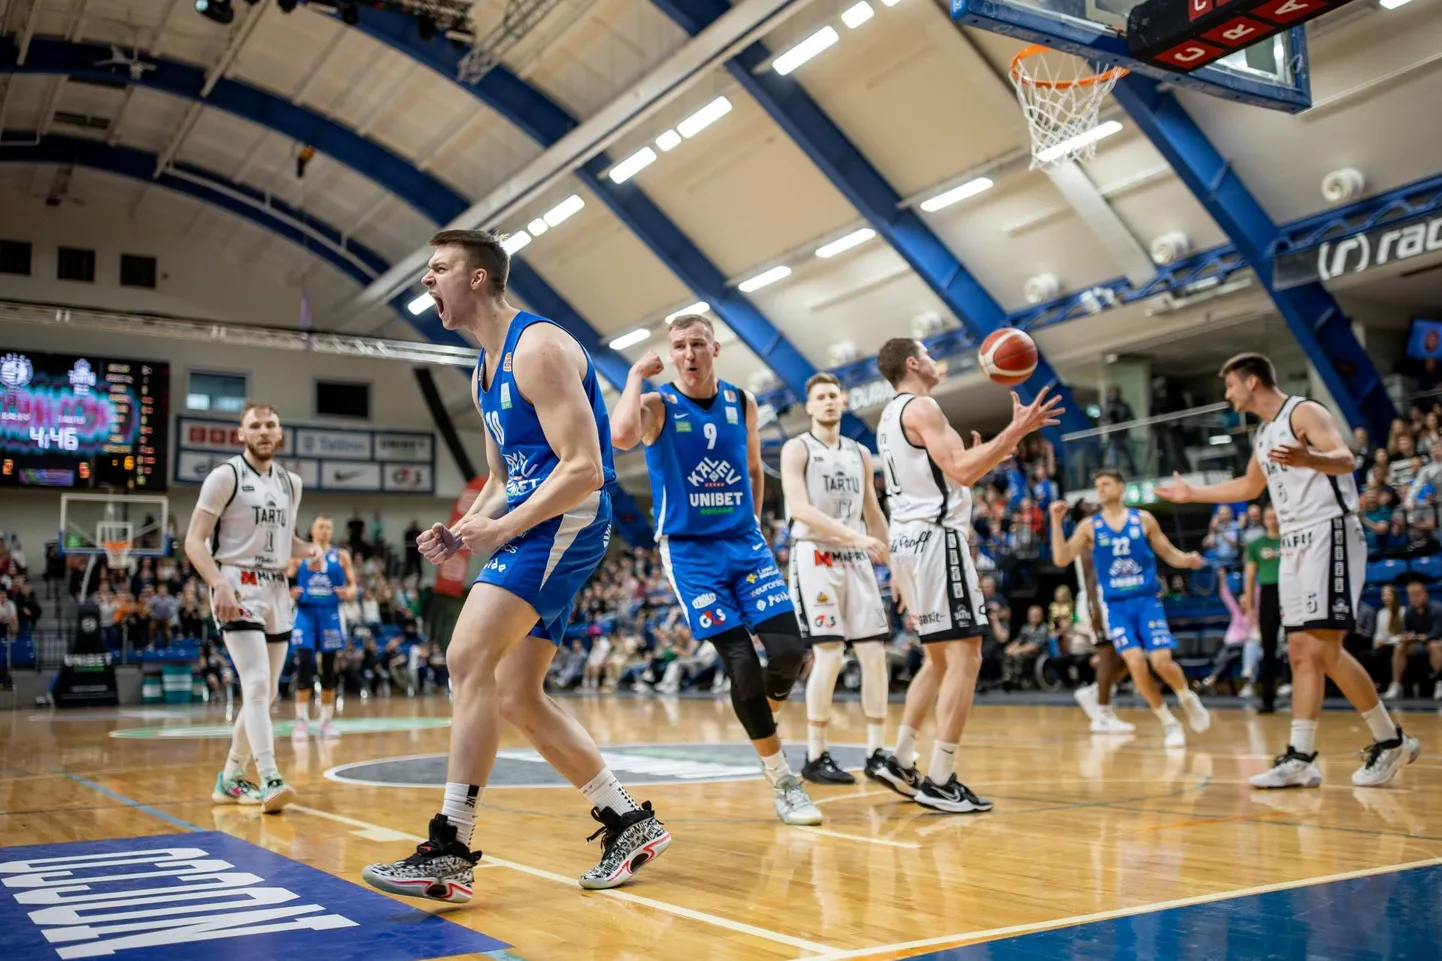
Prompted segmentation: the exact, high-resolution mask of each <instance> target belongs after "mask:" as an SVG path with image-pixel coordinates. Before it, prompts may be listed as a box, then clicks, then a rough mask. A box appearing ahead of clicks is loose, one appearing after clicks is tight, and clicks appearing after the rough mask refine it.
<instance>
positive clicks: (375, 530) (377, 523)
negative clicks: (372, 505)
mask: <svg viewBox="0 0 1442 961" xmlns="http://www.w3.org/2000/svg"><path fill="white" fill-rule="evenodd" d="M370 542H371V544H372V545H373V546H374V547H376V548H377V549H379V548H380V546H381V545H382V544H384V543H385V542H386V524H385V521H383V520H381V512H380V509H379V508H377V509H376V510H375V511H373V512H372V513H371V540H370Z"/></svg>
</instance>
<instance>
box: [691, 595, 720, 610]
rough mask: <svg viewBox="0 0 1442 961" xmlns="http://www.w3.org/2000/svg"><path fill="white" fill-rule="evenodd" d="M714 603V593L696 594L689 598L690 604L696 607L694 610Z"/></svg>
mask: <svg viewBox="0 0 1442 961" xmlns="http://www.w3.org/2000/svg"><path fill="white" fill-rule="evenodd" d="M715 603H716V595H715V594H697V595H696V596H695V597H693V598H691V606H692V607H694V608H696V610H698V611H699V610H701V609H702V608H707V607H710V606H711V605H712V604H715Z"/></svg>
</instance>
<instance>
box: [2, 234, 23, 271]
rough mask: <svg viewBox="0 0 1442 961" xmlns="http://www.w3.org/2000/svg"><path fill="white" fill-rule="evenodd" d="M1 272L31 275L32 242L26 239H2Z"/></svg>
mask: <svg viewBox="0 0 1442 961" xmlns="http://www.w3.org/2000/svg"><path fill="white" fill-rule="evenodd" d="M0 274H19V275H20V276H21V277H29V276H30V244H29V242H27V241H24V240H0Z"/></svg>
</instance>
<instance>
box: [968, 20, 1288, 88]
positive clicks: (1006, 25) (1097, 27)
mask: <svg viewBox="0 0 1442 961" xmlns="http://www.w3.org/2000/svg"><path fill="white" fill-rule="evenodd" d="M1140 2H1141V0H951V16H952V19H953V20H955V21H956V22H957V23H960V24H964V25H966V26H969V27H977V28H980V29H982V30H988V31H991V32H992V33H999V34H1003V35H1005V36H1008V37H1016V38H1017V39H1019V40H1026V41H1028V42H1030V43H1039V44H1043V45H1045V46H1048V47H1051V48H1053V49H1055V50H1064V51H1066V52H1067V53H1073V54H1076V55H1077V56H1081V57H1085V58H1086V59H1087V60H1089V61H1091V62H1092V63H1093V64H1094V65H1100V66H1099V69H1105V68H1106V67H1113V66H1120V67H1127V68H1130V69H1131V70H1133V71H1135V72H1136V73H1139V74H1143V75H1145V76H1149V77H1154V78H1156V79H1157V80H1165V81H1167V82H1168V83H1172V84H1175V85H1177V86H1179V87H1187V88H1190V89H1193V90H1198V91H1201V92H1203V93H1207V94H1210V95H1211V96H1214V97H1224V98H1226V99H1228V100H1236V101H1239V102H1241V103H1248V104H1252V105H1254V106H1259V107H1269V108H1271V109H1274V110H1284V111H1287V112H1288V113H1297V112H1299V111H1302V110H1305V109H1307V108H1308V107H1310V106H1311V105H1312V93H1311V85H1310V83H1309V82H1308V74H1307V40H1306V33H1305V31H1304V29H1303V28H1300V27H1299V28H1294V29H1292V30H1286V31H1283V32H1282V33H1279V34H1277V35H1276V36H1274V37H1269V38H1267V39H1265V40H1262V41H1260V42H1259V43H1256V44H1254V45H1252V46H1250V47H1247V48H1246V49H1243V50H1238V51H1236V52H1235V53H1232V54H1230V55H1229V56H1227V57H1224V58H1222V59H1221V60H1218V61H1216V62H1215V63H1212V64H1210V65H1208V66H1205V67H1202V68H1201V69H1199V70H1195V71H1193V72H1191V73H1175V72H1172V71H1170V70H1166V69H1163V68H1161V67H1155V66H1151V65H1150V64H1146V63H1142V62H1141V61H1139V60H1137V59H1135V58H1134V57H1132V56H1131V54H1130V53H1129V51H1128V50H1127V42H1126V27H1127V14H1129V13H1130V12H1131V10H1132V8H1133V7H1135V6H1137V5H1138V4H1139V3H1140Z"/></svg>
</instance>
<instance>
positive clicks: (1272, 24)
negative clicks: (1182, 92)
mask: <svg viewBox="0 0 1442 961" xmlns="http://www.w3.org/2000/svg"><path fill="white" fill-rule="evenodd" d="M1348 2H1349V0H1144V2H1142V3H1139V4H1137V5H1136V6H1135V7H1133V8H1132V9H1131V12H1130V13H1129V14H1128V15H1127V50H1128V51H1129V52H1130V53H1131V55H1132V56H1134V57H1136V58H1137V59H1138V60H1141V61H1144V62H1146V63H1149V64H1152V65H1153V66H1157V67H1163V68H1165V69H1167V70H1172V71H1176V72H1179V73H1190V72H1191V71H1193V70H1197V69H1199V68H1201V67H1205V66H1206V65H1207V64H1209V63H1211V62H1213V61H1215V60H1220V59H1221V58H1222V57H1225V56H1227V55H1228V54H1230V53H1234V52H1236V51H1237V50H1241V49H1243V48H1244V47H1250V46H1251V45H1252V44H1254V43H1258V42H1260V41H1262V40H1265V39H1267V38H1268V37H1271V36H1275V35H1276V34H1278V33H1281V32H1282V31H1283V30H1289V29H1291V28H1292V27H1299V26H1301V25H1302V24H1304V23H1306V22H1307V21H1308V20H1311V19H1312V18H1314V17H1319V16H1321V15H1322V14H1324V13H1326V12H1327V11H1328V10H1335V9H1337V8H1338V7H1340V6H1342V5H1343V4H1345V3H1348Z"/></svg>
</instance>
